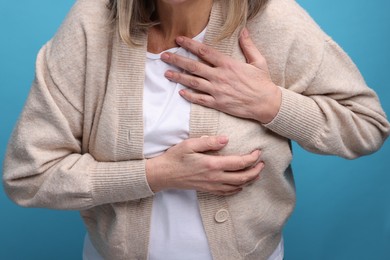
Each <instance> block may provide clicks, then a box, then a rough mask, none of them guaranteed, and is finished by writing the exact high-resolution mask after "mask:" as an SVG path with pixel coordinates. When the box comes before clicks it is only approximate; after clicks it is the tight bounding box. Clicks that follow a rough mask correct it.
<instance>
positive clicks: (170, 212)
mask: <svg viewBox="0 0 390 260" xmlns="http://www.w3.org/2000/svg"><path fill="white" fill-rule="evenodd" d="M110 18H111V19H112V21H111V22H108V20H109V19H110ZM246 28H247V29H246ZM202 42H203V43H202ZM259 50H260V51H261V53H260V51H259ZM263 55H264V56H263ZM190 103H191V105H190ZM389 132H390V126H389V123H388V121H387V120H386V116H385V114H384V112H383V111H382V109H381V107H380V104H379V102H378V99H377V98H376V95H375V93H374V92H373V91H372V90H371V89H369V88H368V87H367V86H366V84H365V82H364V80H363V79H362V77H361V75H360V74H359V72H358V70H357V69H356V67H355V66H354V64H353V63H352V62H351V61H350V59H349V58H348V57H347V56H346V54H345V53H344V52H343V51H342V50H341V49H340V48H339V47H338V46H337V45H336V44H335V43H334V42H333V41H332V40H331V39H330V38H329V37H328V36H327V35H326V34H324V33H323V32H322V31H321V30H320V29H319V28H318V26H317V25H316V24H315V23H314V22H313V21H312V20H311V19H310V17H309V16H308V15H307V14H306V13H305V12H304V11H303V10H302V9H301V8H300V7H299V6H298V5H297V4H296V3H295V2H294V1H293V0H269V1H267V2H266V1H260V0H257V1H256V0H253V1H252V0H248V1H228V0H226V1H225V0H214V1H212V0H207V1H205V0H202V1H201V0H156V1H135V0H134V1H130V0H127V1H126V0H117V1H115V0H113V1H109V2H108V1H105V0H99V1H96V0H79V1H77V3H76V4H75V6H74V8H73V9H72V11H71V12H70V14H69V16H68V17H67V19H66V21H65V22H64V24H63V25H62V26H61V28H60V30H59V32H58V33H57V34H56V36H55V37H54V38H53V39H52V40H51V41H50V42H48V43H47V44H46V45H45V46H44V47H43V48H42V50H41V51H40V53H39V55H38V59H37V72H36V81H35V82H34V85H33V87H32V90H31V93H30V96H29V98H28V101H27V104H26V106H25V109H24V112H23V114H22V116H21V118H20V121H19V123H18V125H17V127H16V129H15V131H14V134H13V137H12V140H11V142H10V145H9V148H8V152H7V156H6V160H5V169H4V170H5V171H4V172H5V173H4V181H5V188H6V191H7V192H8V194H9V196H10V197H11V198H12V199H13V200H14V201H15V202H16V203H18V204H20V205H24V206H31V207H47V208H60V209H77V210H80V212H81V215H82V217H83V219H84V221H85V224H86V226H87V229H88V236H87V238H86V243H85V244H86V246H85V252H84V253H85V258H86V259H94V258H96V259H99V258H104V259H147V258H149V259H282V258H283V250H282V247H283V245H282V240H281V231H282V228H283V225H284V223H285V222H286V220H287V218H288V217H289V215H290V214H291V211H292V210H293V207H294V203H295V190H294V184H293V178H292V172H291V168H290V167H289V165H290V161H291V157H292V156H291V149H290V143H289V140H294V141H296V142H298V143H299V144H300V145H301V146H302V147H304V148H305V149H307V150H310V151H313V152H316V153H324V154H335V155H339V156H343V157H346V158H355V157H358V156H361V155H364V154H368V153H372V152H374V151H375V150H377V149H379V147H380V146H381V144H382V143H383V142H384V140H385V139H386V137H387V136H388V135H389Z"/></svg>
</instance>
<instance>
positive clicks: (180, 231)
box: [83, 29, 283, 260]
mask: <svg viewBox="0 0 390 260" xmlns="http://www.w3.org/2000/svg"><path fill="white" fill-rule="evenodd" d="M205 31H206V29H205V30H203V31H202V32H201V33H200V34H199V35H197V36H196V37H195V38H194V39H195V40H197V41H200V42H201V41H203V39H204V35H205ZM166 51H169V52H172V53H177V54H180V55H182V56H185V57H189V58H191V59H195V60H197V59H198V58H197V57H196V56H194V55H193V54H191V53H190V52H188V51H186V50H185V49H183V48H180V47H177V48H172V49H169V50H166ZM166 51H164V52H166ZM161 54H162V53H160V54H153V53H147V61H146V67H145V84H144V96H143V101H144V103H143V116H144V156H145V158H152V157H155V156H157V155H159V154H161V153H163V152H164V151H166V150H167V149H168V148H169V147H171V146H173V145H176V144H178V143H180V142H181V141H183V140H185V139H187V138H188V136H189V122H190V103H188V102H187V101H186V100H185V99H183V98H182V97H181V96H180V95H179V94H178V92H179V90H180V89H183V88H185V87H184V86H182V85H181V84H177V83H174V82H171V81H169V80H167V79H166V78H165V76H164V73H165V72H166V71H167V70H168V69H169V70H178V68H176V67H173V66H171V65H169V64H166V63H165V62H163V61H161V59H160V56H161ZM149 237H150V239H149V260H166V259H169V260H176V259H177V260H179V259H180V260H182V259H186V260H200V259H201V260H212V256H211V252H210V248H209V245H208V242H207V237H206V233H205V231H204V228H203V224H202V220H201V216H200V212H199V205H198V200H197V196H196V191H193V190H165V191H162V192H158V193H156V194H155V197H154V200H153V207H152V218H151V228H150V236H149ZM83 258H84V260H101V259H102V258H101V256H99V254H98V253H97V251H96V249H95V248H93V246H92V244H91V242H90V240H89V238H88V236H86V239H85V243H84V253H83ZM279 259H283V244H282V242H281V243H280V245H279V246H278V248H277V250H276V251H275V252H274V254H273V256H272V257H271V258H270V259H269V260H279Z"/></svg>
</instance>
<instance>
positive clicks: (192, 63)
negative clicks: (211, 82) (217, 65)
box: [161, 52, 215, 79]
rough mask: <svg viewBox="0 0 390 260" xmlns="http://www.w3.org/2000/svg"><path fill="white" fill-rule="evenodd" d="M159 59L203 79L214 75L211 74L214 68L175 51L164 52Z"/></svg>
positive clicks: (211, 77)
mask: <svg viewBox="0 0 390 260" xmlns="http://www.w3.org/2000/svg"><path fill="white" fill-rule="evenodd" d="M161 60H162V61H164V62H166V63H168V64H171V65H174V66H176V67H179V68H182V69H183V70H185V71H187V72H188V73H190V74H193V75H197V76H200V77H202V78H205V79H213V78H214V77H215V76H214V74H213V73H215V72H214V69H213V68H212V67H210V66H209V65H207V64H204V63H202V62H199V61H196V60H193V59H190V58H186V57H183V56H181V55H178V54H175V53H170V52H164V53H163V54H162V55H161Z"/></svg>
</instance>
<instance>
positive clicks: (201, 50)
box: [198, 46, 210, 57]
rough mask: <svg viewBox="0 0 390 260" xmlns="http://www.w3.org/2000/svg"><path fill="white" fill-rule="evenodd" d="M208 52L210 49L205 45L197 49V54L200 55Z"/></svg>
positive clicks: (205, 54) (206, 54)
mask: <svg viewBox="0 0 390 260" xmlns="http://www.w3.org/2000/svg"><path fill="white" fill-rule="evenodd" d="M209 54H210V50H209V49H208V48H207V47H206V46H203V47H200V48H199V49H198V55H199V56H201V57H206V56H208V55H209Z"/></svg>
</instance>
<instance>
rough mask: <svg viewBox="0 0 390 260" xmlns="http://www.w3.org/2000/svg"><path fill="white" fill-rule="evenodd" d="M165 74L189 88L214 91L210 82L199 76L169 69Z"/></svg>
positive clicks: (207, 91) (208, 91) (205, 91)
mask: <svg viewBox="0 0 390 260" xmlns="http://www.w3.org/2000/svg"><path fill="white" fill-rule="evenodd" d="M165 76H166V77H167V79H169V80H170V81H173V82H176V83H180V84H182V85H184V86H186V87H188V88H191V89H193V90H197V91H201V92H204V93H208V94H210V92H212V88H211V85H210V82H209V81H207V80H205V79H203V78H199V77H195V76H193V75H189V74H185V73H180V72H177V71H172V70H168V71H167V72H166V73H165Z"/></svg>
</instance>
